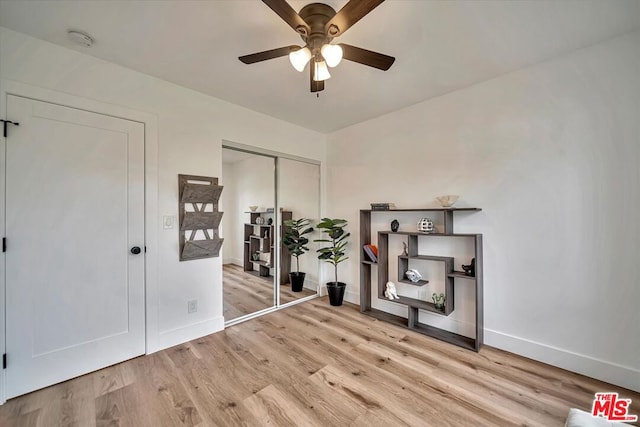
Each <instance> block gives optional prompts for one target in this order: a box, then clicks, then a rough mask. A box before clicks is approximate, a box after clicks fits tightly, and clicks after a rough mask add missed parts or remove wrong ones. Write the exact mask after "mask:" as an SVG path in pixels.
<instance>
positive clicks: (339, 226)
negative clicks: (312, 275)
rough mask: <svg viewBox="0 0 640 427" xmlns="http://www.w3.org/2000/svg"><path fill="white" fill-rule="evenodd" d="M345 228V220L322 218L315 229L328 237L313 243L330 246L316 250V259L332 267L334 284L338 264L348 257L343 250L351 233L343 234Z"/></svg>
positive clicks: (336, 277)
mask: <svg viewBox="0 0 640 427" xmlns="http://www.w3.org/2000/svg"><path fill="white" fill-rule="evenodd" d="M346 226H347V220H345V219H331V218H322V221H321V222H320V224H318V225H317V228H319V229H321V230H322V232H323V233H325V234H326V235H327V236H328V239H318V240H314V241H315V242H322V243H330V245H328V246H326V247H324V248H320V249H318V250H317V252H318V253H319V254H320V255H318V259H320V260H323V261H326V262H328V263H329V264H332V265H333V269H334V274H335V279H336V280H335V282H336V283H338V264H340V263H341V262H342V261H344V260H346V259H349V257H347V256H345V253H346V252H345V249H346V247H347V243H348V237H349V236H350V235H351V233H347V232H345V230H344V228H345V227H346Z"/></svg>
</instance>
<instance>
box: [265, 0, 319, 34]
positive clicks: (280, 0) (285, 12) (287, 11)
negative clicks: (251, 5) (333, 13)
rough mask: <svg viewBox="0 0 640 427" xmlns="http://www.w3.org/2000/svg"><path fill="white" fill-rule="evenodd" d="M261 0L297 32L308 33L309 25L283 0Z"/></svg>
mask: <svg viewBox="0 0 640 427" xmlns="http://www.w3.org/2000/svg"><path fill="white" fill-rule="evenodd" d="M262 2H263V3H264V4H266V5H267V6H269V8H271V10H273V11H274V12H275V13H276V14H277V15H278V16H279V17H280V18H282V19H283V20H284V22H286V23H287V24H289V26H290V27H291V28H293V29H294V30H295V31H297V32H298V33H300V34H302V35H305V36H306V35H308V34H309V33H310V31H311V28H309V25H307V23H306V22H304V19H302V18H301V17H300V15H298V12H296V11H295V10H294V9H293V8H292V7H291V6H290V5H289V3H287V2H286V1H285V0H262Z"/></svg>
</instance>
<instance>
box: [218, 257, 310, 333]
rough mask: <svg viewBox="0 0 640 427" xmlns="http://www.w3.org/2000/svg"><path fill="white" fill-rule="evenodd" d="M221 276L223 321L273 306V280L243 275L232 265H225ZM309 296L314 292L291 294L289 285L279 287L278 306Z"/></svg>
mask: <svg viewBox="0 0 640 427" xmlns="http://www.w3.org/2000/svg"><path fill="white" fill-rule="evenodd" d="M222 274H223V285H222V286H223V295H224V305H223V310H224V311H223V316H224V319H225V320H231V319H235V318H237V317H240V316H244V315H245V314H249V313H255V312H256V311H260V310H263V309H265V308H269V307H272V306H273V278H270V279H267V278H263V277H259V276H254V275H252V274H248V273H245V272H244V271H243V270H242V267H239V266H237V265H233V264H225V265H224V266H223V273H222ZM309 295H315V292H314V291H312V290H309V289H306V288H303V289H302V291H301V292H293V291H292V290H291V285H290V284H289V283H287V284H284V285H281V286H280V304H286V303H288V302H291V301H295V300H297V299H300V298H304V297H307V296H309Z"/></svg>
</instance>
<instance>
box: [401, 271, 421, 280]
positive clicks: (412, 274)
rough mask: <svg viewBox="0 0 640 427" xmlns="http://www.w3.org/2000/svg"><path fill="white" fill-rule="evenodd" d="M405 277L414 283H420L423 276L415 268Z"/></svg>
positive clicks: (406, 273)
mask: <svg viewBox="0 0 640 427" xmlns="http://www.w3.org/2000/svg"><path fill="white" fill-rule="evenodd" d="M404 275H405V276H407V279H409V280H410V281H412V282H413V283H418V282H419V281H420V280H421V279H422V274H420V272H419V271H418V270H416V269H415V268H411V269H409V270H407V271H406V272H405V273H404Z"/></svg>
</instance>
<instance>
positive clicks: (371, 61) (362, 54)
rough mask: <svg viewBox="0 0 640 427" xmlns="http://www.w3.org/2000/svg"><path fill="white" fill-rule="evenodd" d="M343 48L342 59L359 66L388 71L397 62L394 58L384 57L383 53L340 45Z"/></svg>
mask: <svg viewBox="0 0 640 427" xmlns="http://www.w3.org/2000/svg"><path fill="white" fill-rule="evenodd" d="M339 46H340V47H342V57H343V58H344V59H348V60H349V61H353V62H357V63H359V64H363V65H368V66H369V67H373V68H377V69H379V70H383V71H387V70H388V69H389V68H391V66H392V65H393V62H394V61H395V60H396V58H394V57H393V56H388V55H384V54H382V53H378V52H373V51H370V50H367V49H362V48H361V47H355V46H351V45H349V44H344V43H340V44H339Z"/></svg>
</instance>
